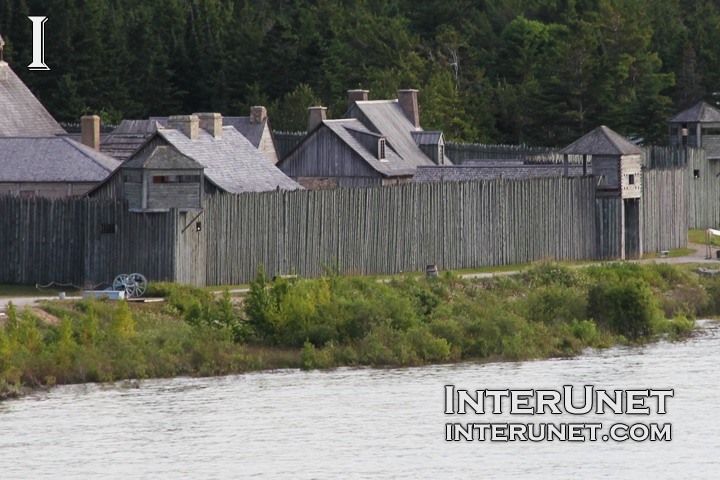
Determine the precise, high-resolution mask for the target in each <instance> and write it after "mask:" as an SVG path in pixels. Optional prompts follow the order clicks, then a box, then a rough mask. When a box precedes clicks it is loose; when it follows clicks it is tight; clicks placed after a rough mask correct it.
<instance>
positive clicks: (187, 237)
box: [0, 168, 687, 286]
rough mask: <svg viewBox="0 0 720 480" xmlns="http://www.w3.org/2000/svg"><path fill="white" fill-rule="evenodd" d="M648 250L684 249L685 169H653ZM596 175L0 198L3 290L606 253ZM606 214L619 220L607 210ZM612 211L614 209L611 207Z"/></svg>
mask: <svg viewBox="0 0 720 480" xmlns="http://www.w3.org/2000/svg"><path fill="white" fill-rule="evenodd" d="M644 175H645V180H644V181H645V192H644V195H643V200H642V203H641V208H642V212H641V216H642V222H643V228H642V237H643V243H644V247H643V250H644V251H657V250H669V249H672V248H677V247H680V246H684V245H685V244H686V241H687V240H686V238H687V216H686V214H685V212H686V209H687V207H686V203H685V198H686V195H685V188H686V186H687V182H682V181H681V179H682V178H683V175H685V169H682V168H675V169H664V170H651V171H646V172H645V174H644ZM602 209H603V206H602V205H599V204H598V203H597V202H596V200H595V184H594V178H593V177H577V178H539V179H530V180H502V179H501V180H491V181H483V182H468V183H444V184H443V183H441V184H405V185H398V186H391V187H372V188H347V189H336V190H318V191H294V192H282V191H276V192H269V193H260V194H257V193H252V194H242V195H230V194H223V195H218V196H212V197H211V196H208V197H206V202H205V208H204V210H203V211H201V212H178V211H176V210H170V211H169V212H166V213H131V212H128V210H127V205H126V204H125V203H124V202H116V201H111V200H98V199H61V200H49V199H41V198H30V199H27V198H18V197H0V232H2V233H1V234H0V283H25V284H32V283H40V284H48V283H50V282H57V283H73V284H75V285H80V286H91V285H92V286H96V285H98V284H101V283H103V282H105V283H109V282H112V280H113V278H114V277H115V276H116V275H118V274H119V273H133V272H139V273H142V274H144V275H146V276H147V277H148V278H149V279H151V280H175V281H179V282H183V283H191V284H194V285H220V284H240V283H247V282H248V281H249V280H251V279H253V278H254V276H255V275H256V273H257V269H258V267H259V266H260V265H264V267H265V270H266V272H267V273H268V274H270V275H273V274H288V273H297V274H299V275H302V276H314V275H319V274H321V273H322V272H323V269H322V266H323V264H326V265H330V264H331V263H332V262H333V261H337V262H339V264H340V266H341V269H342V270H343V271H345V272H349V273H362V274H389V273H398V272H403V271H418V270H423V269H424V268H425V266H426V265H429V264H437V265H438V267H439V268H440V269H459V268H469V267H478V266H489V265H507V264H519V263H526V262H531V261H534V260H538V259H542V258H546V257H552V258H555V259H568V260H578V259H594V258H600V257H602V256H606V255H602V254H599V250H598V241H599V235H598V230H597V228H596V218H597V217H596V215H597V214H598V212H600V213H602V212H603V210H602ZM606 213H607V212H606ZM610 214H612V212H610Z"/></svg>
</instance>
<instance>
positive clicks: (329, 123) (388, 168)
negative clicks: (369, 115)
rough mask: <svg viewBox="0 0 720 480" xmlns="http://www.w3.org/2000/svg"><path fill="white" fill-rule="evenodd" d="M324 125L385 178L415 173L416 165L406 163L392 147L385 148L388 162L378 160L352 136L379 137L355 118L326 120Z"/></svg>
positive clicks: (387, 144) (387, 145)
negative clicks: (366, 135) (358, 133)
mask: <svg viewBox="0 0 720 480" xmlns="http://www.w3.org/2000/svg"><path fill="white" fill-rule="evenodd" d="M323 124H324V125H325V126H326V127H327V128H329V129H330V130H332V131H333V132H334V133H335V134H336V135H337V136H338V137H340V139H341V140H342V141H343V142H344V143H345V144H346V145H347V146H349V147H350V148H352V149H353V150H354V151H355V153H357V154H358V155H359V156H360V157H362V159H363V160H365V161H366V162H367V163H368V164H369V165H370V166H371V167H372V168H373V169H374V170H376V171H378V172H380V173H382V174H383V175H385V176H408V175H412V174H413V173H415V165H412V164H410V163H408V162H406V161H405V160H404V159H403V158H401V157H400V156H399V155H398V154H397V152H396V151H395V150H394V148H393V147H392V145H390V144H389V142H388V143H386V147H385V160H387V161H386V162H383V161H380V160H378V158H377V157H376V156H375V155H373V154H372V153H371V152H369V151H368V150H367V149H366V148H365V147H364V146H363V145H362V143H360V141H359V140H358V139H357V138H356V137H355V136H354V135H353V134H352V131H353V130H354V131H357V132H361V133H365V134H369V135H378V134H376V133H375V132H371V131H370V130H369V129H368V128H367V127H365V125H363V124H362V123H361V122H360V120H357V119H354V118H343V119H340V120H324V121H323Z"/></svg>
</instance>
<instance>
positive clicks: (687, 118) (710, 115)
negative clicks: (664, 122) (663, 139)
mask: <svg viewBox="0 0 720 480" xmlns="http://www.w3.org/2000/svg"><path fill="white" fill-rule="evenodd" d="M695 122H701V123H720V111H719V110H718V109H717V108H715V107H713V106H712V105H709V104H707V103H705V102H698V103H696V104H695V105H693V106H692V107H690V108H688V109H687V110H683V111H682V112H680V113H678V114H677V115H675V116H674V117H672V118H671V119H670V120H668V123H695Z"/></svg>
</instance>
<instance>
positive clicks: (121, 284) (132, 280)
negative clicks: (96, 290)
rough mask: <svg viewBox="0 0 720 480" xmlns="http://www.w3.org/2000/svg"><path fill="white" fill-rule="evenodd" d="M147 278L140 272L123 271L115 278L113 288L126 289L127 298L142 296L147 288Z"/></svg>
mask: <svg viewBox="0 0 720 480" xmlns="http://www.w3.org/2000/svg"><path fill="white" fill-rule="evenodd" d="M147 284H148V282H147V278H145V276H143V275H142V274H140V273H130V274H127V273H121V274H120V275H118V276H117V277H115V280H113V284H112V288H113V290H118V291H124V292H125V297H126V298H138V297H142V296H143V294H144V293H145V290H147Z"/></svg>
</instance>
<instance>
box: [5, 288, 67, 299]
mask: <svg viewBox="0 0 720 480" xmlns="http://www.w3.org/2000/svg"><path fill="white" fill-rule="evenodd" d="M60 292H65V293H67V294H68V295H72V294H75V293H77V292H78V290H77V289H75V288H73V287H62V288H37V287H35V286H33V285H0V298H2V297H53V296H56V295H58V294H59V293H60Z"/></svg>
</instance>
